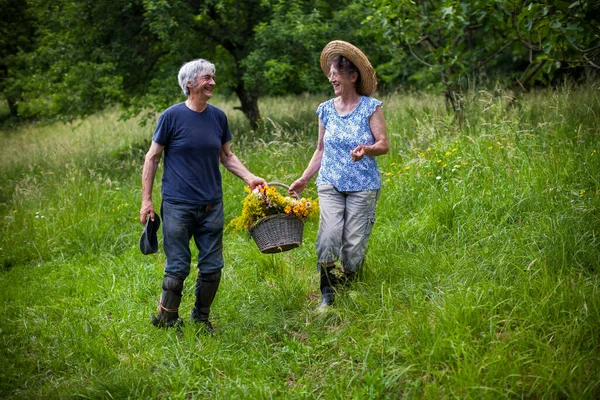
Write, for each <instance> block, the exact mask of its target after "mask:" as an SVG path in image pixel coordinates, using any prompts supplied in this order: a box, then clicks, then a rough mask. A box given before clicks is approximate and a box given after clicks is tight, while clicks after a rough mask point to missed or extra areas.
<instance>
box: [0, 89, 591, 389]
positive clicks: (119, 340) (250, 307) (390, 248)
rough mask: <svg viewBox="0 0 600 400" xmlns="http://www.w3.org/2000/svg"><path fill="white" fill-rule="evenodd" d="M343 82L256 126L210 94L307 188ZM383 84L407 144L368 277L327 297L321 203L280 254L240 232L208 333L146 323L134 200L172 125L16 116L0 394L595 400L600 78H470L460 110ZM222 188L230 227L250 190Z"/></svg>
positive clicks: (277, 176) (397, 149) (159, 257)
mask: <svg viewBox="0 0 600 400" xmlns="http://www.w3.org/2000/svg"><path fill="white" fill-rule="evenodd" d="M325 99H326V97H323V96H321V97H318V96H305V97H286V98H274V99H265V100H263V101H262V103H261V111H262V113H263V115H264V117H265V119H264V126H263V131H262V132H261V133H259V134H257V133H255V132H252V131H250V130H249V128H248V126H247V124H246V122H245V120H244V119H243V117H242V115H241V113H240V112H239V111H235V110H234V108H233V107H234V106H235V105H236V102H235V101H234V100H233V99H228V98H224V97H216V98H214V99H213V101H212V104H214V105H217V106H219V107H221V108H223V109H224V110H225V111H226V112H227V113H228V115H229V117H230V125H231V129H232V133H233V136H234V141H233V144H232V148H233V150H234V151H235V152H236V153H237V155H238V156H239V157H240V159H242V161H243V162H244V163H245V164H246V165H247V166H248V167H249V168H250V169H251V170H252V171H253V172H254V173H256V174H257V175H260V176H263V177H264V178H265V179H267V180H268V181H278V182H283V183H288V184H289V183H291V182H292V181H293V180H294V179H296V178H297V177H298V176H299V175H300V174H301V173H302V171H303V170H304V168H305V166H306V164H307V163H308V161H309V159H310V157H311V155H312V152H313V149H314V145H315V141H316V133H317V124H316V115H315V113H314V110H315V109H316V106H317V105H318V104H319V103H320V102H321V101H323V100H325ZM382 100H383V101H384V112H385V115H386V120H387V128H388V135H389V137H390V145H391V149H390V152H389V154H387V155H386V156H382V157H380V158H379V167H380V169H381V174H382V181H383V188H382V194H381V199H380V202H379V205H378V211H377V222H376V224H375V228H374V232H373V235H372V238H371V242H370V244H369V251H368V254H367V261H366V263H365V266H364V268H363V270H362V273H361V275H360V277H359V280H358V282H357V283H356V284H355V285H354V286H352V287H350V288H348V289H347V290H344V291H343V292H341V293H340V294H339V295H338V297H337V299H336V304H335V305H334V306H333V307H331V309H330V310H328V311H326V312H318V311H317V309H316V306H317V304H318V302H319V293H318V276H317V272H316V269H315V263H316V259H315V245H314V242H315V237H316V230H317V224H318V221H317V220H316V219H313V220H309V221H308V222H307V224H306V226H305V233H304V243H303V245H302V246H301V247H299V248H297V249H295V250H292V251H289V252H286V253H281V254H275V255H264V254H261V253H260V252H259V251H258V249H257V247H256V245H255V244H254V242H253V241H252V239H251V238H249V236H248V235H247V234H246V233H245V232H233V231H231V230H228V231H227V232H226V233H225V260H226V266H225V269H224V272H223V274H224V275H223V280H222V283H221V287H220V290H219V293H218V294H217V298H216V300H215V303H214V305H213V309H212V317H211V318H212V320H213V323H214V325H215V327H216V328H217V333H216V334H215V335H212V336H207V335H205V334H203V333H202V331H201V330H200V329H198V328H197V327H195V326H194V325H193V324H191V323H189V322H187V323H186V324H185V326H184V327H183V328H182V330H181V331H180V332H177V331H175V330H168V331H165V330H160V329H156V328H154V327H153V326H152V325H151V324H150V315H151V314H152V313H153V312H155V310H156V305H157V298H158V296H159V295H160V285H161V282H162V275H163V266H164V262H165V259H164V253H163V252H162V250H161V251H159V253H157V254H154V255H150V256H143V255H142V254H141V253H140V251H139V249H138V240H139V235H140V233H141V230H142V227H141V225H140V224H139V222H138V213H139V206H140V202H141V183H140V181H141V177H140V175H141V168H142V163H143V157H144V154H145V152H146V151H147V149H148V147H149V145H150V140H151V136H152V131H153V128H154V127H153V122H154V121H151V122H150V123H148V124H147V125H146V126H140V125H139V124H138V122H139V121H136V120H127V121H122V120H120V119H119V112H118V110H108V111H107V112H106V113H104V114H102V115H96V116H92V117H89V118H87V119H85V120H81V121H77V122H75V123H71V124H60V123H57V124H51V125H40V124H28V125H24V126H20V127H11V128H6V129H5V130H3V131H2V132H1V133H0V148H1V149H2V154H3V157H2V158H0V170H1V171H2V172H1V174H0V287H1V289H0V360H1V363H2V368H1V369H0V397H1V398H6V399H32V398H49V399H55V398H61V399H71V398H78V399H81V398H87V399H96V398H101V399H126V398H131V399H156V398H161V399H162V398H172V399H192V398H199V399H200V398H202V399H205V398H209V399H268V398H275V399H396V398H427V399H437V398H469V399H480V398H484V399H485V398H487V399H497V398H527V399H557V398H574V399H595V398H599V397H600V280H599V275H598V273H599V267H600V247H599V246H600V238H599V235H600V182H599V179H600V146H599V144H598V142H599V140H598V139H599V136H600V85H598V84H590V85H587V86H586V87H572V86H569V85H564V86H562V87H560V88H557V89H555V90H550V89H548V90H541V91H538V92H533V93H529V94H527V95H525V96H524V97H520V98H519V99H513V98H512V97H511V93H510V92H506V91H503V90H500V89H498V90H497V91H494V92H487V91H480V92H473V93H470V94H468V95H467V96H466V98H465V104H466V106H465V108H464V110H463V113H464V114H463V118H462V123H461V124H460V125H458V124H457V123H456V122H455V118H454V117H453V115H450V114H448V113H447V112H446V111H445V107H444V102H443V99H442V98H440V97H436V96H433V95H430V94H426V93H414V94H410V93H409V94H394V95H386V96H384V97H382ZM159 173H160V172H159ZM223 183H224V191H225V196H224V199H225V209H226V211H225V212H226V223H227V222H228V221H230V220H231V219H232V218H234V217H235V216H237V215H239V213H240V211H241V201H242V199H243V197H244V195H245V194H244V190H243V187H244V185H243V182H242V181H241V180H239V179H238V178H236V177H234V176H233V175H231V174H229V173H227V172H224V174H223ZM303 196H306V197H316V188H315V186H314V180H313V181H312V184H311V185H310V186H309V188H308V189H307V191H305V192H304V193H303ZM154 199H155V205H156V206H158V204H159V203H160V179H158V178H157V180H156V181H155V189H154ZM193 254H196V253H195V252H194V253H193ZM192 271H193V272H192V274H191V275H190V277H189V278H188V280H187V281H186V286H185V288H184V297H183V300H182V304H181V308H180V311H181V314H182V316H183V317H184V318H185V319H186V320H188V318H189V312H190V311H191V309H192V307H193V302H194V298H193V293H194V287H193V286H194V281H195V276H196V271H195V269H194V268H192Z"/></svg>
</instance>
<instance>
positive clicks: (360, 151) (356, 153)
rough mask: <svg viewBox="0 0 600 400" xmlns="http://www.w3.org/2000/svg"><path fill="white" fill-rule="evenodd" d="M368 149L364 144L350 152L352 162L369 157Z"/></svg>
mask: <svg viewBox="0 0 600 400" xmlns="http://www.w3.org/2000/svg"><path fill="white" fill-rule="evenodd" d="M367 147H368V146H365V145H362V144H360V145H358V146H356V148H355V149H354V150H352V151H351V152H350V155H351V156H352V161H360V160H362V158H363V157H364V156H366V155H367Z"/></svg>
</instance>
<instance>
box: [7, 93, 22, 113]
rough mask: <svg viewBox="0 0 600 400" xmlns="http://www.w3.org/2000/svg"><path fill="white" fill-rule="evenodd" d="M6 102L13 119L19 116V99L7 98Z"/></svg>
mask: <svg viewBox="0 0 600 400" xmlns="http://www.w3.org/2000/svg"><path fill="white" fill-rule="evenodd" d="M6 102H7V103H8V109H9V110H10V115H11V116H12V117H15V118H16V117H18V116H19V109H18V108H17V99H15V98H14V97H12V96H6Z"/></svg>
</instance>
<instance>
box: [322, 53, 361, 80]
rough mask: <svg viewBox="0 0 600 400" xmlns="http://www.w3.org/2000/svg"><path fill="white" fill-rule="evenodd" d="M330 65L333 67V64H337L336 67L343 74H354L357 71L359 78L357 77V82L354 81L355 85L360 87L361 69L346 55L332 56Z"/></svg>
mask: <svg viewBox="0 0 600 400" xmlns="http://www.w3.org/2000/svg"><path fill="white" fill-rule="evenodd" d="M327 64H328V67H329V68H331V66H332V65H334V66H335V68H336V69H337V70H338V71H339V72H341V73H342V74H346V75H348V76H350V75H352V73H353V72H356V74H357V75H358V78H356V82H355V83H354V84H355V85H354V86H355V87H357V88H358V87H360V71H359V70H358V67H357V66H356V65H354V63H353V62H352V61H350V60H348V59H347V58H346V57H344V56H342V55H337V56H334V57H332V58H331V59H330V60H329V62H328V63H327Z"/></svg>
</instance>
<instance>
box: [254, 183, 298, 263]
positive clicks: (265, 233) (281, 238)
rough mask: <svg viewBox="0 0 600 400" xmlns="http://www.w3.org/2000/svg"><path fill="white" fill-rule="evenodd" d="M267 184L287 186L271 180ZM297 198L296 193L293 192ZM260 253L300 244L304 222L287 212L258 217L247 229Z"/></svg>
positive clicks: (278, 250)
mask: <svg viewBox="0 0 600 400" xmlns="http://www.w3.org/2000/svg"><path fill="white" fill-rule="evenodd" d="M268 185H269V186H281V187H284V188H286V189H289V187H288V186H286V185H284V184H282V183H277V182H272V183H269V184H268ZM294 195H295V197H296V198H298V195H297V194H294ZM248 232H249V233H250V235H251V236H252V239H254V241H255V242H256V245H257V246H258V249H259V250H260V252H261V253H281V252H283V251H288V250H291V249H294V248H296V247H298V246H300V244H302V234H303V233H304V222H302V220H300V219H299V218H297V217H294V216H292V215H287V214H276V215H269V216H266V217H264V218H261V219H259V220H258V221H256V222H255V223H254V225H252V226H251V227H250V229H248Z"/></svg>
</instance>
